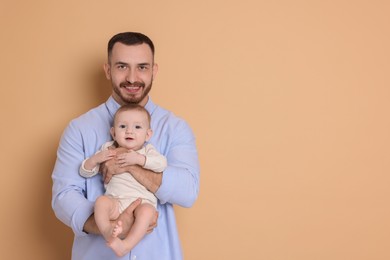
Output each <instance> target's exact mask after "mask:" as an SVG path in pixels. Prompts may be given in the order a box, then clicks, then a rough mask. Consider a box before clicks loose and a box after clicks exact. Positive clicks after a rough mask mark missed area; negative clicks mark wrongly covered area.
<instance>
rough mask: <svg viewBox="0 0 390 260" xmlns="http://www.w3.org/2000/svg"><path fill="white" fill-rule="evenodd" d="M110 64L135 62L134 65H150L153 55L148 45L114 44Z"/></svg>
mask: <svg viewBox="0 0 390 260" xmlns="http://www.w3.org/2000/svg"><path fill="white" fill-rule="evenodd" d="M111 61H112V62H136V63H152V62H153V53H152V50H151V49H150V47H149V45H147V44H146V43H142V44H137V45H125V44H123V43H120V42H118V43H115V45H114V47H113V49H112V53H111Z"/></svg>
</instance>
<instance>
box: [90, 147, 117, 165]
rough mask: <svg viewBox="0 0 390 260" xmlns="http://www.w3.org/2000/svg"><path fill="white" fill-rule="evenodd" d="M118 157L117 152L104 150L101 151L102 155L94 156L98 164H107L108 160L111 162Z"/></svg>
mask: <svg viewBox="0 0 390 260" xmlns="http://www.w3.org/2000/svg"><path fill="white" fill-rule="evenodd" d="M115 155H116V152H115V150H111V149H109V150H104V151H101V152H100V153H97V154H95V155H94V157H95V158H96V161H97V162H98V163H102V162H106V161H108V160H111V159H112V158H114V157H115Z"/></svg>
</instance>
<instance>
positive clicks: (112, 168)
mask: <svg viewBox="0 0 390 260" xmlns="http://www.w3.org/2000/svg"><path fill="white" fill-rule="evenodd" d="M126 152H127V149H125V148H116V149H115V154H116V156H115V157H114V158H112V159H110V160H108V161H105V162H103V163H101V164H100V172H101V173H102V175H103V181H104V183H105V184H107V183H109V182H110V180H111V178H112V176H113V175H115V174H118V173H122V172H124V171H123V169H121V168H120V165H119V164H118V163H117V160H116V158H117V156H118V155H120V154H123V153H126Z"/></svg>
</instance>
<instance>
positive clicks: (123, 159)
mask: <svg viewBox="0 0 390 260" xmlns="http://www.w3.org/2000/svg"><path fill="white" fill-rule="evenodd" d="M143 158H144V156H143V155H141V154H139V153H137V152H135V151H133V150H130V151H128V152H127V153H122V154H120V155H118V156H117V162H118V164H119V165H120V166H121V167H125V166H129V165H142V164H140V163H142V159H143Z"/></svg>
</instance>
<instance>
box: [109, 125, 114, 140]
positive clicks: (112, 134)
mask: <svg viewBox="0 0 390 260" xmlns="http://www.w3.org/2000/svg"><path fill="white" fill-rule="evenodd" d="M110 133H111V136H112V140H114V141H115V129H114V127H111V128H110Z"/></svg>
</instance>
